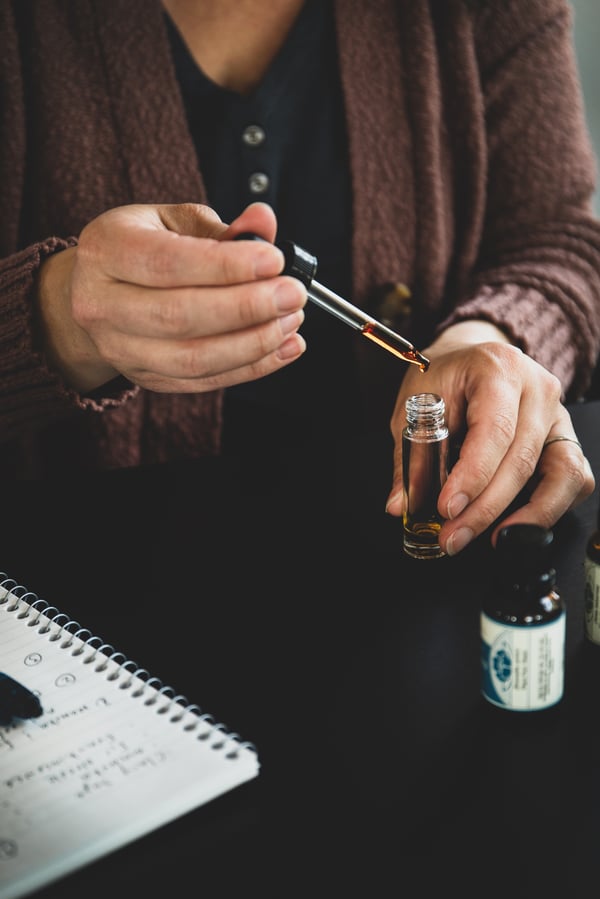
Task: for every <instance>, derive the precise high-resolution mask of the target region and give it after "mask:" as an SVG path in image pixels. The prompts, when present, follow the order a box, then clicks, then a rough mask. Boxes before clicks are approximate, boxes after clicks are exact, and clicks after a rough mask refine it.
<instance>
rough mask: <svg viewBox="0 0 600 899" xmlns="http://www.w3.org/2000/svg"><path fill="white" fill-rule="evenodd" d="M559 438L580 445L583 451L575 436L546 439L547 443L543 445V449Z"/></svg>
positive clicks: (580, 446)
mask: <svg viewBox="0 0 600 899" xmlns="http://www.w3.org/2000/svg"><path fill="white" fill-rule="evenodd" d="M559 440H567V441H568V442H569V443H574V444H575V445H576V446H578V447H579V449H580V450H581V452H583V447H582V445H581V444H580V442H579V440H577V439H576V438H575V437H551V438H550V440H546V442H545V444H544V445H543V447H542V451H543V450H545V449H546V447H547V446H550V444H551V443H558V441H559Z"/></svg>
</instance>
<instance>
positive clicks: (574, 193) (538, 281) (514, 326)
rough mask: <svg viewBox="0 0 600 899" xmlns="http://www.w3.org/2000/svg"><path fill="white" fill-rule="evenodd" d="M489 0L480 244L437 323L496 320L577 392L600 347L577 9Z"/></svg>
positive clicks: (599, 279) (599, 258)
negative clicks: (459, 291) (574, 28)
mask: <svg viewBox="0 0 600 899" xmlns="http://www.w3.org/2000/svg"><path fill="white" fill-rule="evenodd" d="M481 7H482V9H483V12H482V14H481V17H480V19H479V21H478V22H477V25H476V34H477V43H476V46H477V47H478V52H479V58H478V61H477V62H478V67H479V71H480V77H481V80H482V91H483V98H484V103H485V117H486V122H487V146H486V148H485V151H486V153H487V159H488V165H487V182H486V189H485V210H484V214H483V222H484V227H483V240H482V243H481V247H480V252H479V256H478V260H477V264H476V267H475V269H474V271H473V273H472V277H471V281H470V284H469V289H468V290H467V291H466V295H465V296H463V297H462V298H461V299H460V300H459V302H458V303H457V304H456V305H455V307H454V309H453V310H452V312H451V314H450V315H448V317H446V319H445V320H444V321H443V322H442V323H441V325H440V328H439V329H438V330H441V329H443V328H445V327H447V326H448V325H450V324H453V323H454V322H457V321H461V320H465V319H473V318H479V319H486V320H488V321H490V322H493V323H494V324H496V325H497V326H498V327H500V328H501V329H502V330H504V331H505V332H506V333H507V334H508V335H509V337H510V338H511V339H512V340H513V341H514V342H515V343H516V344H518V345H519V346H520V347H521V348H522V349H523V350H524V351H525V352H526V353H528V354H529V355H530V356H532V357H533V358H535V359H536V360H537V361H538V362H540V363H541V364H542V365H543V366H544V367H545V368H547V369H549V370H550V371H552V372H554V373H555V374H556V375H557V376H558V378H559V379H560V381H561V383H562V384H563V390H564V394H565V396H566V398H567V399H574V398H578V397H579V396H581V395H582V394H583V393H584V392H585V389H586V388H587V386H588V384H589V381H590V377H591V372H592V370H593V367H594V364H595V361H596V358H597V356H598V352H599V349H600V223H599V222H598V221H597V220H596V218H595V217H594V216H593V214H592V212H591V197H592V194H593V190H594V181H595V160H594V154H593V151H592V147H591V142H590V139H589V134H588V131H587V125H586V121H585V110H584V106H583V97H582V92H581V86H580V82H579V76H578V70H577V63H576V59H575V54H574V47H573V42H572V35H571V14H570V9H569V7H568V5H567V4H566V3H565V2H563V0H528V2H527V3H522V2H515V0H508V2H506V3H502V4H482V5H481Z"/></svg>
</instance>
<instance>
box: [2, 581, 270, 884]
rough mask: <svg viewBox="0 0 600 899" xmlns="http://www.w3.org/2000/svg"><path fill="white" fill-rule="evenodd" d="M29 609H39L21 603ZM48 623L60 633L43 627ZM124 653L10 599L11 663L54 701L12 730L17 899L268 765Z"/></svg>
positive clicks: (6, 870)
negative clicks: (138, 672) (141, 673)
mask: <svg viewBox="0 0 600 899" xmlns="http://www.w3.org/2000/svg"><path fill="white" fill-rule="evenodd" d="M1 589H2V588H0V590H1ZM0 597H1V594H0ZM9 604H10V603H9ZM20 608H21V609H27V608H28V607H27V605H26V604H25V603H23V602H22V601H21V604H20ZM31 620H35V621H36V625H35V627H32V626H29V625H28V621H31ZM65 621H66V617H64V618H63V621H62V624H64V623H65ZM45 626H47V627H48V628H49V630H48V633H45V634H43V633H40V630H41V629H42V628H44V627H45ZM57 635H60V636H59V639H58V640H53V639H52V638H53V637H56V636H57ZM85 636H88V635H87V634H86V635H85ZM98 642H99V641H98ZM66 644H69V645H68V648H60V647H61V646H66ZM111 649H112V648H111ZM124 661H125V660H124V659H123V658H122V657H117V658H114V659H113V660H109V658H108V656H107V655H105V654H104V653H103V652H100V651H99V650H98V649H97V648H95V647H94V646H93V645H92V646H90V645H89V644H86V643H85V640H84V639H82V638H77V637H74V636H73V635H71V634H69V633H66V632H65V631H62V632H61V630H60V625H59V624H57V623H52V622H51V621H50V619H49V618H48V617H47V616H45V615H40V614H39V613H38V612H37V611H36V610H29V618H19V612H18V611H16V612H10V611H7V605H6V604H5V605H3V606H0V668H1V670H2V671H4V672H5V673H6V674H8V675H10V676H11V677H14V678H15V679H16V680H18V681H20V682H21V683H22V684H24V685H25V686H26V687H27V688H28V689H29V690H31V691H33V692H34V693H36V694H37V695H38V696H39V698H40V701H41V703H42V706H43V709H44V713H43V715H42V716H41V717H39V718H34V719H29V720H26V721H19V722H18V723H15V724H11V725H9V726H6V727H0V895H1V896H2V897H3V899H17V897H18V896H22V895H24V894H25V893H26V892H29V891H31V890H33V889H35V888H37V887H39V886H40V885H42V884H44V883H48V882H50V881H51V880H54V879H56V878H58V877H60V876H62V875H63V874H65V873H67V872H68V871H70V870H73V869H74V868H76V867H80V866H81V865H83V864H86V863H87V862H89V861H91V860H92V859H94V858H97V857H99V856H100V855H103V854H105V853H107V852H109V851H111V850H112V849H115V848H117V847H119V846H122V845H123V844H124V843H126V842H129V841H131V840H133V839H135V838H137V837H138V836H141V835H142V834H144V833H148V832H149V831H150V830H152V829H154V828H156V827H158V826H160V825H161V824H163V823H166V822H167V821H170V820H173V819H174V818H175V817H178V816H180V815H182V814H184V813H185V812H188V811H190V810H191V809H193V808H195V807H197V806H199V805H201V804H203V803H205V802H208V801H209V800H211V799H213V798H214V797H216V796H218V795H219V794H221V793H223V792H225V791H226V790H229V789H231V788H232V787H234V786H236V785H237V784H240V783H242V782H244V781H246V780H249V779H250V778H252V777H254V776H256V774H257V773H258V767H259V766H258V760H257V755H256V752H255V751H254V750H253V749H252V748H250V747H248V746H246V745H244V744H241V743H240V741H239V740H237V739H236V735H235V734H230V733H228V732H227V731H225V730H220V729H216V730H215V728H214V727H212V726H211V722H210V721H206V720H202V719H201V718H199V716H198V715H197V714H195V713H194V712H193V711H192V710H186V709H185V706H184V705H183V704H180V703H178V702H177V701H175V698H174V697H172V695H171V693H169V694H168V695H167V694H166V693H162V694H161V693H160V691H159V689H157V687H156V686H154V685H153V684H152V681H151V680H145V679H144V678H143V677H138V676H134V675H133V674H132V673H131V670H130V669H129V668H127V667H126V666H123V664H122V663H123V662H124Z"/></svg>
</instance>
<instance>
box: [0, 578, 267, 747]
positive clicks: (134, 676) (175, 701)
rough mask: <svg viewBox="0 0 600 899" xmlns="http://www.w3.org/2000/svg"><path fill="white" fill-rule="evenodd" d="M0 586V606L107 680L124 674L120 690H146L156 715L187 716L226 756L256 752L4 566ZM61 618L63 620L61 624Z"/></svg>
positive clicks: (179, 718) (199, 736)
mask: <svg viewBox="0 0 600 899" xmlns="http://www.w3.org/2000/svg"><path fill="white" fill-rule="evenodd" d="M0 590H4V591H5V592H4V595H0V606H6V611H7V612H15V613H16V614H17V617H20V618H29V616H30V615H31V616H32V620H31V621H29V622H28V626H29V627H37V628H38V633H39V634H41V635H47V634H48V635H49V636H48V639H49V641H51V642H53V643H54V642H57V641H62V642H61V643H60V649H64V650H67V649H71V648H73V652H72V653H71V654H72V655H73V656H82V659H81V661H82V662H83V664H86V665H91V664H94V663H97V664H96V666H95V669H94V670H95V671H97V672H98V673H99V674H102V673H104V672H108V674H107V680H109V681H116V680H118V679H119V678H120V677H122V676H123V675H127V677H126V679H125V680H124V682H123V683H121V684H119V687H120V689H121V690H129V689H131V688H132V687H133V686H134V685H135V689H134V690H132V693H131V695H132V696H133V697H134V698H136V699H138V698H141V697H142V696H144V694H147V695H146V698H145V699H144V703H145V705H147V706H153V705H158V708H157V709H156V712H157V714H159V715H170V718H169V720H170V721H171V722H172V723H173V724H177V723H179V722H183V721H184V719H188V720H185V723H184V724H183V729H184V730H186V731H190V732H193V731H195V730H198V733H197V735H196V739H198V740H209V739H212V738H214V742H212V743H211V748H212V749H215V750H223V751H224V754H225V757H226V758H228V759H236V758H238V756H239V752H240V750H241V749H242V748H245V749H249V750H251V751H252V752H257V749H256V746H255V745H254V743H251V742H248V741H247V740H245V741H242V740H241V738H240V735H239V734H237V733H234V732H233V731H230V730H229V729H228V728H227V726H226V725H225V724H222V723H220V722H216V721H215V719H214V717H213V716H212V715H209V714H207V713H206V712H203V711H202V709H201V708H200V706H199V705H196V704H195V703H190V702H189V701H188V699H187V697H185V696H183V695H182V694H180V693H179V694H177V693H176V692H175V690H174V689H173V688H172V687H169V686H165V685H164V684H163V682H162V681H161V680H160V679H159V678H157V677H152V676H151V675H150V673H149V672H148V671H147V670H146V669H145V668H139V667H138V666H137V664H136V663H135V662H133V661H132V660H131V659H128V658H127V657H126V656H125V655H124V654H123V653H122V652H118V651H116V650H115V648H114V646H112V645H111V644H110V643H103V641H102V640H101V638H100V637H98V636H96V635H94V634H92V632H91V631H90V630H88V629H87V628H84V627H81V625H80V624H79V622H78V621H74V620H73V619H70V618H69V616H68V615H65V614H64V612H60V611H59V609H57V608H56V606H51V605H50V604H49V603H47V602H46V600H45V599H40V598H39V597H38V595H37V594H36V593H32V592H31V591H30V590H28V589H27V588H26V587H24V586H23V585H22V584H19V583H18V582H17V581H15V580H14V578H11V577H9V576H8V575H7V574H6V572H4V571H0ZM11 600H12V605H11V604H10V603H11ZM62 619H64V621H63V622H62V623H61V620H62ZM86 653H88V654H87V655H86ZM163 700H166V701H164V702H163Z"/></svg>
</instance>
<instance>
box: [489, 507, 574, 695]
mask: <svg viewBox="0 0 600 899" xmlns="http://www.w3.org/2000/svg"><path fill="white" fill-rule="evenodd" d="M553 539H554V535H553V533H552V531H551V530H548V529H546V528H543V527H540V526H538V525H534V524H514V525H509V526H507V527H505V528H502V529H501V530H500V532H499V533H498V539H497V542H496V558H497V563H498V564H497V566H496V569H495V571H494V578H495V579H496V582H497V584H496V586H495V587H494V588H493V589H492V590H491V591H490V594H489V595H488V596H487V597H486V599H485V602H484V603H483V604H482V611H481V692H482V694H483V696H484V697H485V699H487V701H488V702H490V703H492V705H495V706H498V707H500V708H502V709H509V710H512V711H514V712H535V711H541V710H542V709H547V708H550V707H551V706H554V705H556V704H557V703H558V702H559V701H560V700H561V699H562V696H563V688H564V662H565V622H566V610H565V605H564V603H563V601H562V600H561V598H560V596H559V594H558V593H557V592H556V590H555V589H554V587H555V584H556V571H555V570H554V568H552V567H551V565H550V562H549V552H550V547H551V545H552V541H553Z"/></svg>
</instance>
